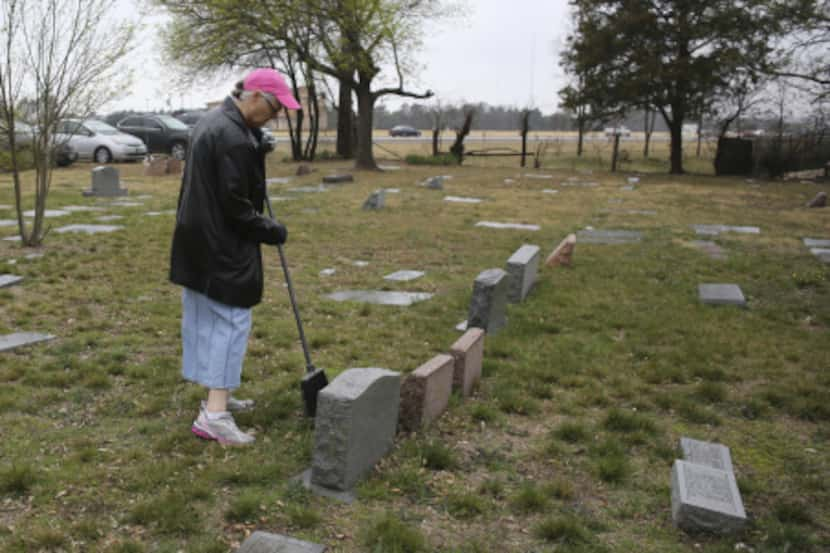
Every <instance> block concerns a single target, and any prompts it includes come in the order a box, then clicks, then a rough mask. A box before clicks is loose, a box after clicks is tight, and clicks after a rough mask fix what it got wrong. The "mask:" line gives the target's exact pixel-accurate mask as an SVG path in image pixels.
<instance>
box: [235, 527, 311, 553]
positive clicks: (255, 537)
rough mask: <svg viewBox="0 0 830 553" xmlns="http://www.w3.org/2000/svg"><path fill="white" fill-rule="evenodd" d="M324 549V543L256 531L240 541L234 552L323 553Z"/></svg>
mask: <svg viewBox="0 0 830 553" xmlns="http://www.w3.org/2000/svg"><path fill="white" fill-rule="evenodd" d="M325 550H326V546H324V545H319V544H316V543H311V542H308V541H302V540H297V539H294V538H290V537H288V536H283V535H282V534H271V533H268V532H261V531H257V532H254V533H253V534H251V535H250V536H248V538H247V539H246V540H245V541H244V542H242V545H241V546H240V547H239V549H237V550H236V553H324V552H325Z"/></svg>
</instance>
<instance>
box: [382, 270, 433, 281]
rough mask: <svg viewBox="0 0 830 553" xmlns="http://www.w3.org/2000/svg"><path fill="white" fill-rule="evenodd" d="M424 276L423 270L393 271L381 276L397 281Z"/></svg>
mask: <svg viewBox="0 0 830 553" xmlns="http://www.w3.org/2000/svg"><path fill="white" fill-rule="evenodd" d="M422 276H424V272H423V271H395V272H394V273H390V274H388V275H386V276H385V277H383V278H384V279H385V280H394V281H397V282H407V281H410V280H415V279H418V278H421V277H422Z"/></svg>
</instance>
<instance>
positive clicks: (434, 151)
mask: <svg viewBox="0 0 830 553" xmlns="http://www.w3.org/2000/svg"><path fill="white" fill-rule="evenodd" d="M440 134H441V129H439V128H438V126H437V125H436V127H435V128H434V129H432V157H438V135H440Z"/></svg>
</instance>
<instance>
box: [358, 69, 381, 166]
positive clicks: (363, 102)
mask: <svg viewBox="0 0 830 553" xmlns="http://www.w3.org/2000/svg"><path fill="white" fill-rule="evenodd" d="M355 92H356V93H357V158H356V161H355V168H357V169H370V170H377V168H378V166H377V163H375V155H374V153H373V152H372V121H373V119H372V116H373V112H374V109H375V96H374V95H373V94H372V89H371V81H368V80H366V79H361V80H360V83H359V84H358V87H357V88H356V89H355Z"/></svg>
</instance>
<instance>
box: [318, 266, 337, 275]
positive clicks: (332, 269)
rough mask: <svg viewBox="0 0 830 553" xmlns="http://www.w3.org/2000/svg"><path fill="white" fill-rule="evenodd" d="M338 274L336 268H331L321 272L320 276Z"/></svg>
mask: <svg viewBox="0 0 830 553" xmlns="http://www.w3.org/2000/svg"><path fill="white" fill-rule="evenodd" d="M336 272H337V269H335V268H334V267H330V268H328V269H323V270H322V271H320V273H319V274H320V276H332V275H333V274H334V273H336Z"/></svg>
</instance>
